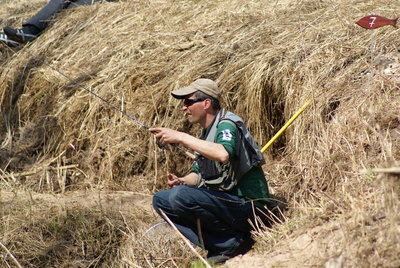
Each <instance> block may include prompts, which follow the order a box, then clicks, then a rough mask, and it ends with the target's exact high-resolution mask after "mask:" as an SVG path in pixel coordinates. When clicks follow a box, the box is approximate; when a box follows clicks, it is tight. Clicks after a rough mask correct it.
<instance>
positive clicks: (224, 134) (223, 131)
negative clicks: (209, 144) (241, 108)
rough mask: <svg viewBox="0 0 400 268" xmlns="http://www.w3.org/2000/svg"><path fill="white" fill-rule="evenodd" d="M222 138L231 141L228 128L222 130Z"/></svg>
mask: <svg viewBox="0 0 400 268" xmlns="http://www.w3.org/2000/svg"><path fill="white" fill-rule="evenodd" d="M222 140H223V141H231V140H232V133H231V131H230V130H229V129H224V130H222Z"/></svg>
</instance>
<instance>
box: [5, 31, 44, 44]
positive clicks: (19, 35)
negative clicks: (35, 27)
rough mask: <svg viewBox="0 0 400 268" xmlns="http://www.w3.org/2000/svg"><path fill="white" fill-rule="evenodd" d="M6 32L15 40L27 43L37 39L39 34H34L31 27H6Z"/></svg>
mask: <svg viewBox="0 0 400 268" xmlns="http://www.w3.org/2000/svg"><path fill="white" fill-rule="evenodd" d="M4 32H5V33H6V34H7V36H8V38H10V39H11V40H13V41H15V42H19V43H26V42H30V41H33V40H35V39H36V37H37V35H36V34H33V33H32V32H31V31H30V30H29V28H22V29H13V28H11V27H4Z"/></svg>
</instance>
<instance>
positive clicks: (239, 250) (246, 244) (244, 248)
mask: <svg viewBox="0 0 400 268" xmlns="http://www.w3.org/2000/svg"><path fill="white" fill-rule="evenodd" d="M254 243H255V242H254V240H253V239H252V238H251V235H248V236H245V238H244V239H243V240H242V242H241V243H240V244H239V246H237V247H236V248H235V250H234V251H233V252H232V253H231V254H226V255H225V254H220V255H218V254H212V253H211V252H209V253H208V255H207V262H208V263H210V264H222V263H225V262H226V261H227V260H229V259H231V258H233V257H235V256H238V255H241V254H245V253H247V252H248V251H249V250H251V248H252V247H253V245H254Z"/></svg>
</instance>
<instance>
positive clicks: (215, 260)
mask: <svg viewBox="0 0 400 268" xmlns="http://www.w3.org/2000/svg"><path fill="white" fill-rule="evenodd" d="M230 258H231V257H229V256H226V255H216V256H211V257H208V258H207V262H208V263H209V264H211V265H214V264H223V263H225V262H226V261H227V260H229V259H230Z"/></svg>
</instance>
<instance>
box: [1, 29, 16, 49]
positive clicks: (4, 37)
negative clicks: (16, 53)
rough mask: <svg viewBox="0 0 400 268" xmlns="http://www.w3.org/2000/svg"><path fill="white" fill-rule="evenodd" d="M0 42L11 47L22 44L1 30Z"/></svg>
mask: <svg viewBox="0 0 400 268" xmlns="http://www.w3.org/2000/svg"><path fill="white" fill-rule="evenodd" d="M0 42H1V43H3V44H5V45H7V46H9V47H17V46H19V45H20V43H18V42H15V41H13V40H11V39H10V38H8V36H7V35H6V34H5V33H3V32H0Z"/></svg>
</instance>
